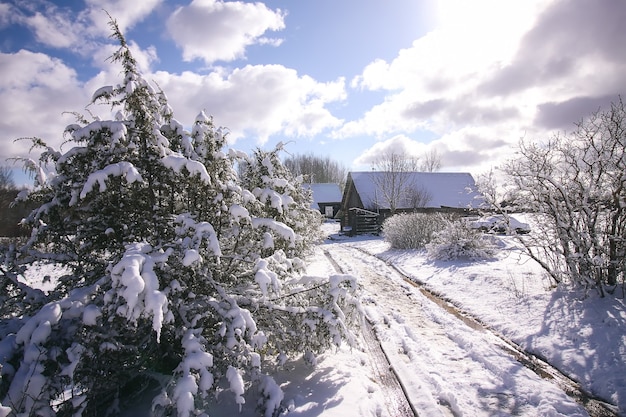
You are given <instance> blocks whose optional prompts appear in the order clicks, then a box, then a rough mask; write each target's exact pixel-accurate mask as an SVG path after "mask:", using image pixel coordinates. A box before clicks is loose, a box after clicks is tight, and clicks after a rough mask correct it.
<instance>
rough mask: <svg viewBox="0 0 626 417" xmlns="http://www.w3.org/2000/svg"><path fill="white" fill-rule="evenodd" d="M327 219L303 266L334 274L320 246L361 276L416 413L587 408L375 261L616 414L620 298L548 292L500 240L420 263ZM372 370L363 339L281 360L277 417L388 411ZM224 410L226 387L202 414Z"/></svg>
mask: <svg viewBox="0 0 626 417" xmlns="http://www.w3.org/2000/svg"><path fill="white" fill-rule="evenodd" d="M326 227H328V228H329V229H328V234H329V235H330V234H333V239H332V240H327V241H326V242H325V243H324V244H323V245H320V248H319V251H318V252H317V253H316V255H315V256H314V257H313V258H312V259H311V263H310V265H309V273H311V274H315V275H319V274H334V273H336V271H335V269H334V268H333V266H332V264H331V263H330V262H329V260H328V258H327V257H326V256H324V254H323V252H324V251H326V252H328V253H330V254H331V255H332V257H333V259H334V260H335V261H336V262H337V264H339V266H340V267H341V269H342V270H344V272H346V273H351V274H354V275H356V276H358V277H359V278H360V281H361V283H362V285H363V289H364V298H363V306H364V309H365V311H366V314H367V316H368V319H369V320H370V321H371V322H372V323H373V326H374V328H375V331H376V333H377V335H378V338H379V339H380V341H381V344H382V346H383V348H384V350H385V353H386V354H387V355H388V356H389V358H390V360H391V363H392V367H393V369H394V371H395V372H396V373H397V374H398V375H399V377H400V379H401V381H402V383H403V385H404V388H405V390H406V391H407V393H408V394H409V399H410V401H411V405H412V406H413V408H414V409H415V410H416V411H417V412H418V413H419V415H420V416H457V417H458V416H507V415H516V416H560V415H562V416H585V415H588V413H587V412H586V411H585V409H584V408H582V407H581V406H580V405H579V404H577V403H576V402H575V401H574V400H573V399H571V398H570V397H568V396H567V395H566V394H565V393H564V392H563V391H562V390H561V389H559V388H558V387H557V385H556V384H555V383H553V382H552V381H550V380H546V379H542V378H540V377H539V376H537V375H536V374H535V373H533V372H531V371H530V370H528V369H527V368H525V367H524V366H522V365H521V364H520V363H518V362H517V361H515V360H514V359H512V357H511V356H510V355H509V354H507V353H506V352H505V351H504V350H502V349H501V348H500V347H499V340H497V338H494V337H493V335H491V334H490V333H489V332H485V331H481V330H477V329H472V328H471V327H468V326H467V325H466V324H465V323H464V322H463V321H461V320H459V319H457V318H455V317H454V316H452V315H450V314H448V313H446V312H445V311H444V310H442V309H441V308H440V307H439V306H437V305H436V304H434V303H433V302H431V301H430V300H429V299H427V298H425V297H424V296H423V295H422V294H421V293H420V291H419V290H418V289H416V288H415V287H414V286H411V285H408V284H407V283H406V282H405V281H403V280H402V279H401V277H400V276H399V275H398V274H396V273H395V272H394V271H393V270H392V269H391V268H390V267H389V266H388V265H387V264H386V263H388V264H392V265H393V266H395V267H397V268H398V269H399V270H401V271H403V273H404V274H405V275H407V276H409V277H411V278H412V279H414V280H415V281H418V282H421V283H423V284H424V285H425V286H427V287H428V288H430V289H432V290H433V291H435V292H437V293H440V294H442V295H444V296H445V297H446V298H447V299H449V300H451V301H452V302H453V303H454V304H455V305H457V306H459V307H460V308H462V309H463V310H466V311H467V312H469V313H470V314H472V315H473V316H475V317H477V318H478V319H479V320H481V321H482V322H483V323H485V324H487V325H488V326H490V327H491V328H492V329H494V330H495V331H497V332H499V333H501V334H502V335H504V336H506V337H507V338H509V339H511V340H513V341H514V342H516V343H518V344H519V345H521V346H522V347H524V348H525V349H528V350H530V351H534V352H536V353H538V354H540V355H541V356H542V357H545V358H547V359H548V360H549V361H550V362H551V363H552V364H554V365H555V366H556V367H558V368H559V369H560V370H562V371H564V372H565V373H567V374H568V375H570V376H571V377H573V378H574V379H576V380H578V381H580V382H581V383H582V384H583V386H584V387H585V389H587V390H588V391H589V392H591V393H593V394H594V395H597V396H599V397H602V398H603V399H605V400H607V401H609V402H611V403H613V404H615V405H616V406H618V407H619V411H618V413H619V414H620V415H626V343H625V342H626V310H625V309H624V300H622V299H615V298H613V297H608V298H605V299H600V298H598V297H597V295H596V294H595V293H594V292H589V293H587V294H583V293H580V292H571V293H570V292H565V291H563V290H558V291H555V290H553V289H550V288H549V285H550V284H549V281H548V280H547V279H546V278H545V276H544V274H543V273H542V271H541V270H540V268H538V266H537V265H535V264H533V263H532V262H531V261H530V260H528V259H525V258H524V257H523V256H521V255H520V252H519V250H517V249H516V248H515V246H514V245H513V243H512V242H511V241H509V240H508V239H510V238H506V237H504V238H503V241H502V246H503V247H502V250H501V252H500V254H499V256H498V259H497V260H494V261H489V262H461V261H457V262H431V261H428V260H427V259H426V257H425V256H424V253H421V252H416V251H396V250H390V249H389V246H388V244H387V243H385V242H384V241H383V240H382V239H381V238H378V237H358V238H347V237H339V236H337V235H336V232H337V230H336V229H337V228H338V226H337V225H335V224H327V225H326ZM356 249H359V250H356ZM363 252H367V253H369V254H373V255H376V256H377V257H378V258H380V259H383V260H385V261H386V263H385V262H381V261H379V260H377V259H376V258H374V257H371V256H368V255H366V254H365V253H363ZM379 367H380V364H379V363H377V362H376V360H374V359H373V358H372V355H370V353H369V351H368V349H367V348H366V343H365V342H364V343H363V348H362V349H352V350H350V349H348V348H347V347H346V348H342V349H340V350H339V351H337V352H328V353H326V354H324V355H322V356H321V357H320V358H319V360H318V366H317V367H316V368H315V369H313V370H311V369H308V368H307V367H306V365H304V364H303V363H302V362H300V361H296V362H292V363H290V364H289V365H288V366H287V367H286V369H284V370H282V371H280V372H279V373H278V377H277V381H278V382H279V383H281V386H282V388H283V390H284V391H285V399H286V404H287V405H288V406H289V409H288V410H286V411H285V412H283V413H282V414H281V415H283V416H299V417H314V416H375V417H385V416H395V415H398V413H397V411H395V410H394V409H393V404H391V405H390V401H389V392H388V387H386V386H385V384H383V383H381V378H380V375H379V373H378V370H377V368H379ZM252 402H253V399H252V398H250V400H249V403H248V404H247V405H246V407H244V409H243V410H242V413H241V414H240V415H241V416H245V417H248V416H249V417H252V416H256V415H258V414H256V413H255V411H254V409H253V404H251V403H252ZM229 403H230V404H229ZM233 406H234V405H233V404H232V403H231V400H230V399H229V398H228V395H227V394H226V395H224V396H222V397H221V398H220V406H219V407H218V409H214V410H211V411H210V415H211V416H229V415H232V410H233V408H231V407H233Z"/></svg>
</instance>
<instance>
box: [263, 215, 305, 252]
mask: <svg viewBox="0 0 626 417" xmlns="http://www.w3.org/2000/svg"><path fill="white" fill-rule="evenodd" d="M252 227H254V228H258V227H267V228H268V229H270V230H272V231H273V232H275V233H277V234H278V235H279V236H280V237H282V238H283V239H285V240H286V241H288V242H289V246H290V247H293V246H295V244H296V233H295V232H294V231H293V229H292V228H291V227H289V226H287V225H286V224H285V223H283V222H279V221H276V220H274V219H268V218H255V219H252Z"/></svg>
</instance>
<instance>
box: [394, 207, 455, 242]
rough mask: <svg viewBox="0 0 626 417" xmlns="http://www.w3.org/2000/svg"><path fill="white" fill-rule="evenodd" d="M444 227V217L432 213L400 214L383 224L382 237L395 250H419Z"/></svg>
mask: <svg viewBox="0 0 626 417" xmlns="http://www.w3.org/2000/svg"><path fill="white" fill-rule="evenodd" d="M445 225H446V216H444V215H442V214H439V213H433V214H426V213H402V214H397V215H395V216H392V217H389V218H388V219H387V220H385V222H384V223H383V237H384V239H385V241H387V242H389V243H390V244H391V247H392V248H395V249H421V248H424V247H425V246H426V244H427V243H428V242H430V241H431V239H432V237H433V235H434V233H435V232H437V231H438V230H441V229H442V228H443V227H444V226H445Z"/></svg>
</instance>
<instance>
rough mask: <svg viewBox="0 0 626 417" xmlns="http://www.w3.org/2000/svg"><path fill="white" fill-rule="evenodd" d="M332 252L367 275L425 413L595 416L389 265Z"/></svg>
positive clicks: (378, 320) (371, 302)
mask: <svg viewBox="0 0 626 417" xmlns="http://www.w3.org/2000/svg"><path fill="white" fill-rule="evenodd" d="M325 250H326V251H327V252H328V253H329V254H330V255H331V256H332V259H333V260H334V262H335V263H336V264H337V265H338V266H339V267H340V268H341V270H342V272H344V273H349V274H353V275H355V276H357V277H359V278H360V282H361V284H362V286H363V290H364V297H363V306H364V308H365V311H366V315H367V318H368V320H369V321H370V322H371V323H372V324H373V327H374V330H375V332H376V334H377V337H378V339H379V340H380V343H381V346H382V347H383V349H384V351H385V353H386V355H387V357H388V358H389V360H390V362H391V364H392V367H393V369H394V371H395V373H396V374H397V375H398V376H399V379H400V381H401V383H402V385H403V386H404V389H405V390H406V392H407V397H408V399H409V401H410V402H411V404H412V407H413V408H414V409H415V410H416V411H417V413H418V415H421V416H456V417H458V416H494V415H517V416H537V415H541V416H558V415H567V416H586V415H589V414H588V413H587V411H586V410H585V409H584V408H583V407H581V406H580V405H579V404H577V403H576V402H575V401H574V400H573V399H572V398H570V397H568V396H567V395H566V394H565V393H564V392H563V391H562V390H561V389H560V388H558V387H557V386H556V385H555V384H554V383H552V382H551V381H550V380H546V379H542V378H541V377H539V376H538V375H537V374H535V373H534V372H532V371H531V370H529V369H527V368H526V367H524V366H523V365H522V364H520V363H519V362H518V361H517V360H515V358H514V357H512V356H511V355H510V354H509V353H507V352H506V351H504V350H503V349H502V348H501V347H500V346H499V345H498V343H495V341H494V337H493V335H491V334H490V333H488V332H484V331H481V330H480V329H476V328H472V327H470V326H468V325H467V324H466V323H465V322H463V321H462V320H460V319H459V318H457V317H455V316H453V315H452V314H450V313H449V312H447V311H446V310H445V309H443V308H441V307H440V306H438V305H437V304H435V303H434V302H433V301H431V300H429V299H428V298H427V297H425V296H424V295H423V294H422V293H421V292H420V291H418V290H417V289H416V288H414V287H413V286H411V285H409V284H407V283H406V282H405V281H404V280H403V279H402V277H401V276H400V275H399V274H398V273H397V272H396V271H395V270H393V269H392V268H390V267H388V266H387V265H386V264H385V263H384V262H382V261H380V260H378V259H377V258H375V257H372V256H368V255H366V254H363V253H362V252H360V251H358V250H356V249H354V248H350V246H349V245H348V244H346V243H337V244H332V243H331V244H328V245H326V246H325Z"/></svg>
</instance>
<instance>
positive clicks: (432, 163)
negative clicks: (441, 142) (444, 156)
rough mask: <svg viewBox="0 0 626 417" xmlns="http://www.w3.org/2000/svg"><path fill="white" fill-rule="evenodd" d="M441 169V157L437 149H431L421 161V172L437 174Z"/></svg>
mask: <svg viewBox="0 0 626 417" xmlns="http://www.w3.org/2000/svg"><path fill="white" fill-rule="evenodd" d="M440 169H441V155H439V152H437V150H436V149H434V148H433V149H431V150H430V151H429V152H426V153H425V154H424V156H423V157H422V159H421V163H420V171H423V172H436V171H439V170H440Z"/></svg>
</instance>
